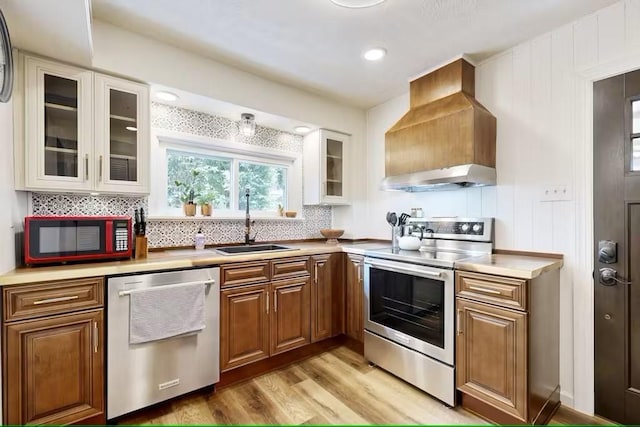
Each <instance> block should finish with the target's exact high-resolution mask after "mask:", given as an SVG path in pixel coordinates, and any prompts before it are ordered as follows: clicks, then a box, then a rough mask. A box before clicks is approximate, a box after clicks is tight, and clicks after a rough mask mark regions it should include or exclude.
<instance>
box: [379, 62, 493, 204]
mask: <svg viewBox="0 0 640 427" xmlns="http://www.w3.org/2000/svg"><path fill="white" fill-rule="evenodd" d="M474 95H475V68H474V67H473V65H471V64H470V63H469V62H467V61H466V60H465V59H464V58H460V59H458V60H456V61H454V62H451V63H450V64H448V65H445V66H444V67H441V68H439V69H437V70H435V71H433V72H431V73H429V74H426V75H424V76H422V77H420V78H418V79H416V80H413V81H412V82H411V84H410V108H409V111H408V112H407V113H406V114H405V115H404V116H403V117H402V118H401V119H400V120H399V121H398V122H397V123H396V124H395V125H393V127H391V129H389V130H388V131H387V132H386V134H385V176H386V178H385V179H384V180H383V181H382V185H381V188H382V189H383V190H400V191H412V192H414V191H432V190H450V189H456V188H463V187H475V186H484V185H495V183H496V170H495V163H496V119H495V117H494V116H493V115H492V114H491V113H490V112H489V111H488V110H487V109H486V108H484V107H483V106H482V104H480V103H479V102H478V101H477V100H476V99H475V98H474Z"/></svg>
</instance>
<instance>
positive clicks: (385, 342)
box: [364, 218, 493, 406]
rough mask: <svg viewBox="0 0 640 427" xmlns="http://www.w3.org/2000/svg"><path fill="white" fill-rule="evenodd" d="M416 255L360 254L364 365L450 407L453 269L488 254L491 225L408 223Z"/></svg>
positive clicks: (488, 221)
mask: <svg viewBox="0 0 640 427" xmlns="http://www.w3.org/2000/svg"><path fill="white" fill-rule="evenodd" d="M407 224H408V225H409V226H410V227H408V228H406V232H407V233H410V234H411V235H412V236H418V237H419V236H422V237H423V238H422V243H421V246H420V250H416V251H406V250H397V249H392V248H391V247H389V248H384V249H373V250H369V251H365V272H364V294H365V325H364V326H365V334H364V335H365V337H364V353H365V358H367V359H368V360H369V361H371V362H373V363H375V364H376V365H378V366H379V367H381V368H383V369H385V370H387V371H389V372H391V373H393V374H395V375H397V376H398V377H400V378H402V379H404V380H405V381H407V382H409V383H411V384H413V385H415V386H416V387H418V388H420V389H422V390H424V391H426V392H427V393H429V394H431V395H433V396H435V397H436V398H438V399H440V400H442V401H443V402H445V403H447V404H448V405H451V406H454V405H455V367H454V331H455V316H454V310H455V307H454V291H455V289H454V270H453V269H454V267H455V262H456V261H459V260H462V259H466V258H469V257H472V256H478V255H484V254H487V253H491V251H492V250H493V218H410V219H409V220H408V221H407Z"/></svg>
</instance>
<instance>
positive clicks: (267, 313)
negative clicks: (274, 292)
mask: <svg viewBox="0 0 640 427" xmlns="http://www.w3.org/2000/svg"><path fill="white" fill-rule="evenodd" d="M269 293H270V292H269V291H267V304H266V306H267V314H269Z"/></svg>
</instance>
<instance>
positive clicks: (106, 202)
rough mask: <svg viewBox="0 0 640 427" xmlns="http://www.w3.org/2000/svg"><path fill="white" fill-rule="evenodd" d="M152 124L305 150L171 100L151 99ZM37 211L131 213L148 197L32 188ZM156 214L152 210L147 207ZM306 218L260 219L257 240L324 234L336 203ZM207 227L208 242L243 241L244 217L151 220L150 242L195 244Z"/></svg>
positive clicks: (290, 137) (308, 209)
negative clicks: (240, 130) (246, 132)
mask: <svg viewBox="0 0 640 427" xmlns="http://www.w3.org/2000/svg"><path fill="white" fill-rule="evenodd" d="M151 126H152V127H154V128H159V129H167V130H172V131H178V132H184V133H190V134H193V135H200V136H207V137H212V138H220V139H225V140H232V141H235V142H243V143H246V144H253V145H260V146H263V147H269V148H274V149H279V150H286V151H293V152H297V153H301V152H302V137H301V136H300V135H295V134H291V133H287V132H283V131H280V130H277V129H271V128H266V127H263V126H256V134H255V135H254V136H252V137H245V136H243V135H240V134H239V133H238V124H237V122H235V121H233V120H229V119H227V118H224V117H219V116H213V115H210V114H205V113H200V112H198V111H192V110H187V109H184V108H179V107H175V106H170V105H164V104H159V103H155V102H154V103H152V104H151ZM31 201H32V210H33V215H129V216H133V212H134V209H136V208H140V207H144V208H145V211H147V212H148V203H147V198H146V197H127V196H120V195H100V196H90V195H84V194H58V193H32V195H31ZM148 214H149V215H150V216H153V212H148ZM301 214H302V218H303V219H294V220H286V219H273V220H272V219H256V220H255V225H254V226H253V227H252V235H253V234H254V233H257V235H256V241H259V242H260V241H273V240H299V239H312V238H320V237H322V236H321V235H320V229H322V228H331V207H327V206H304V207H303V209H302V212H301ZM198 229H202V233H203V234H204V235H205V239H206V244H224V243H237V242H242V241H244V219H198V217H194V218H193V219H185V218H176V219H175V220H164V219H162V220H149V221H148V225H147V236H148V238H149V247H151V248H162V247H178V246H191V245H193V237H194V235H195V234H196V233H197V231H198Z"/></svg>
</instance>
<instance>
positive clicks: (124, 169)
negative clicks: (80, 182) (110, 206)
mask: <svg viewBox="0 0 640 427" xmlns="http://www.w3.org/2000/svg"><path fill="white" fill-rule="evenodd" d="M109 148H110V150H109V165H110V167H109V178H110V179H111V180H112V181H137V180H138V158H137V155H138V97H137V95H135V94H133V93H129V92H122V91H119V90H115V89H110V90H109Z"/></svg>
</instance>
